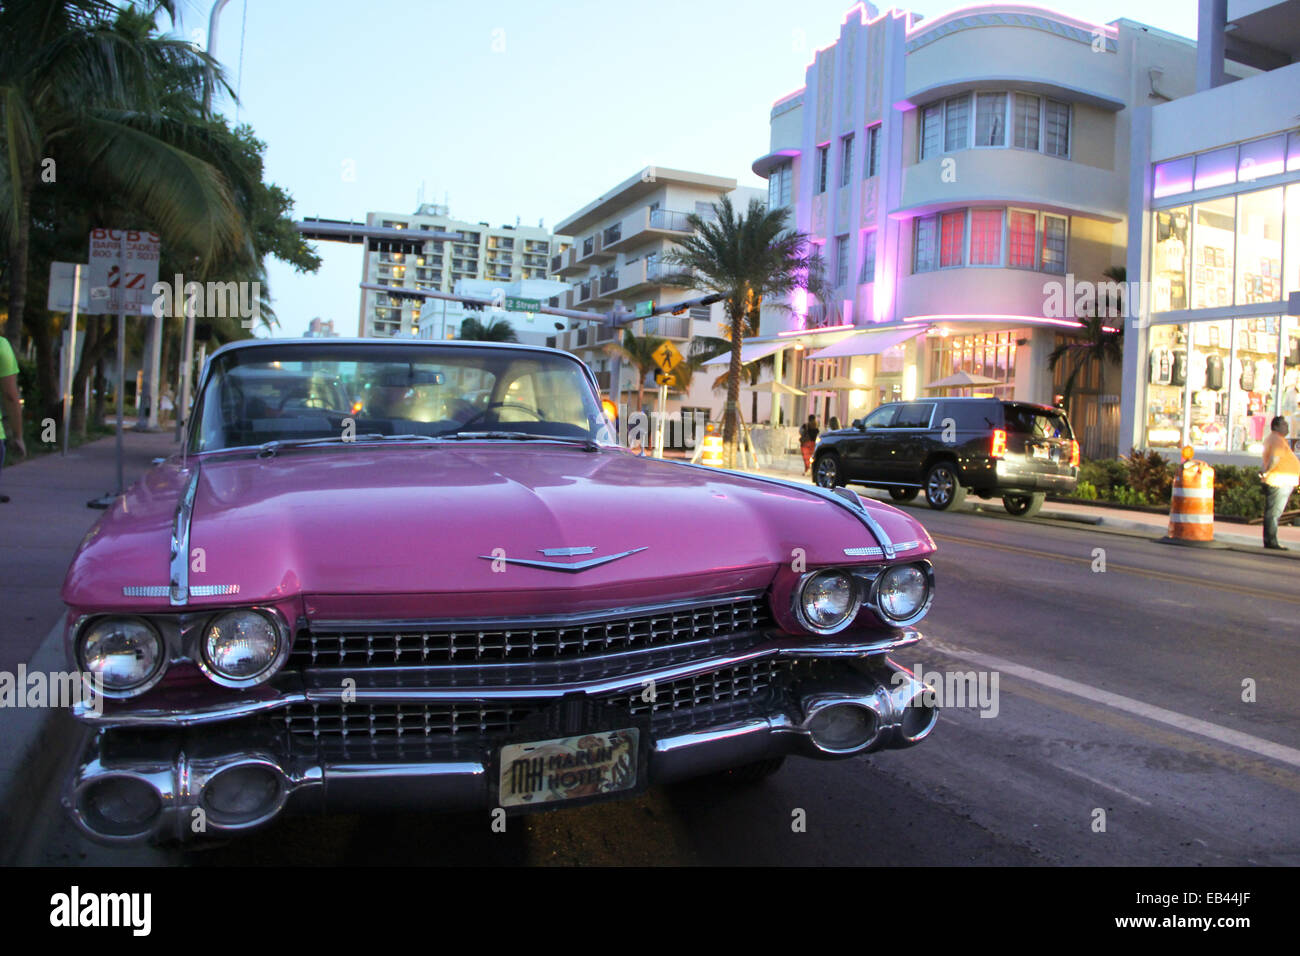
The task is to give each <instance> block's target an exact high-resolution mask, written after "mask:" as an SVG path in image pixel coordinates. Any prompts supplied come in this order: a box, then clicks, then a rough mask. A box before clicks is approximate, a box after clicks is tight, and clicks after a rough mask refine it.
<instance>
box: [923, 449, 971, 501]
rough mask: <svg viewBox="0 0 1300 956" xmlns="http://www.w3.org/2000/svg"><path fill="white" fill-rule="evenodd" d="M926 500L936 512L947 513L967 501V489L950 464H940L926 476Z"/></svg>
mask: <svg viewBox="0 0 1300 956" xmlns="http://www.w3.org/2000/svg"><path fill="white" fill-rule="evenodd" d="M925 499H926V501H927V502H928V503H929V505H930V507H931V508H933V509H934V510H935V511H947V510H948V509H949V508H954V507H956V506H957V505H959V504H961V503H962V502H963V501H964V500H966V489H965V488H963V487H962V486H961V482H960V481H958V480H957V469H956V468H954V467H953V465H952V464H951V463H950V462H946V461H941V462H939V464H937V465H935V466H934V467H933V468H931V469H930V472H929V474H927V475H926V476H925Z"/></svg>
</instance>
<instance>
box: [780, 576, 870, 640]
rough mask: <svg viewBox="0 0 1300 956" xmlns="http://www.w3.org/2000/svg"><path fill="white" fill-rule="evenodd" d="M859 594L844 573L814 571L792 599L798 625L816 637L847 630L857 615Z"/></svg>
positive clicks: (851, 580)
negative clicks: (816, 634) (816, 635)
mask: <svg viewBox="0 0 1300 956" xmlns="http://www.w3.org/2000/svg"><path fill="white" fill-rule="evenodd" d="M860 603H861V595H860V594H859V593H858V588H857V585H856V584H854V581H853V576H852V575H851V574H849V573H848V572H847V571H838V570H827V571H816V572H814V573H813V574H810V575H808V577H806V578H804V581H803V584H802V585H801V586H800V588H799V591H798V594H797V595H796V596H795V610H796V612H797V613H798V617H799V622H800V623H801V624H803V626H804V627H806V628H808V630H810V631H815V632H817V633H818V634H834V633H835V632H836V631H840V630H843V629H844V628H845V627H848V625H849V623H850V622H851V621H852V620H853V618H854V617H855V616H857V613H858V607H859V605H860Z"/></svg>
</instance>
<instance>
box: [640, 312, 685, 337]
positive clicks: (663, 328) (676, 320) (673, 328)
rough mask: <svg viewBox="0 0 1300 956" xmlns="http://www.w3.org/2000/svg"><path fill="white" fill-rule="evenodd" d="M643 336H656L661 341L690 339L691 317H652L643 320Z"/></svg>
mask: <svg viewBox="0 0 1300 956" xmlns="http://www.w3.org/2000/svg"><path fill="white" fill-rule="evenodd" d="M645 334H646V335H657V336H659V338H661V339H689V338H690V337H691V317H690V316H689V315H652V316H650V317H649V318H648V319H646V320H645Z"/></svg>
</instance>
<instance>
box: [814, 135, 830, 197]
mask: <svg viewBox="0 0 1300 956" xmlns="http://www.w3.org/2000/svg"><path fill="white" fill-rule="evenodd" d="M830 152H831V148H830V147H829V146H818V147H817V194H818V195H821V194H822V193H824V192H826V167H827V166H829V165H830Z"/></svg>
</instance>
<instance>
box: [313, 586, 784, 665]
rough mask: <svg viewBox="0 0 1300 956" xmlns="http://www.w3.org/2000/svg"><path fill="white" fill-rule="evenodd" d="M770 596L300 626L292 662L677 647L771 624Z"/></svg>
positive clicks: (392, 661)
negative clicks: (533, 616) (561, 613)
mask: <svg viewBox="0 0 1300 956" xmlns="http://www.w3.org/2000/svg"><path fill="white" fill-rule="evenodd" d="M771 622H772V617H771V612H770V611H769V609H768V606H767V599H766V598H765V597H764V596H762V595H746V596H744V597H729V598H722V599H717V600H713V601H708V602H701V603H698V604H692V605H685V606H680V605H679V606H676V607H668V608H662V609H654V610H646V611H643V612H636V611H633V612H621V613H613V614H605V615H591V616H578V617H575V618H570V619H567V620H556V619H547V620H544V621H543V620H531V621H530V620H520V621H512V622H501V621H483V622H466V624H465V625H464V626H452V625H448V624H446V623H445V622H444V623H441V624H439V625H436V626H430V627H421V626H419V625H418V624H412V625H408V624H399V623H394V622H390V623H387V624H380V625H370V626H368V627H367V626H364V625H344V624H318V625H314V626H311V627H309V628H307V629H304V630H300V631H299V632H298V635H297V637H296V638H295V640H294V647H293V651H292V653H291V654H290V657H289V663H288V666H289V667H297V668H323V667H340V668H345V667H405V666H413V667H418V666H421V665H429V666H436V665H445V664H475V663H485V662H496V661H501V662H510V661H546V660H566V659H573V658H581V657H597V656H601V655H608V654H622V653H628V652H636V651H645V650H651V649H654V648H663V647H672V646H674V645H680V644H686V643H690V642H692V641H701V640H709V639H711V638H716V637H723V636H726V635H729V634H736V633H739V632H743V631H750V630H755V629H758V628H762V627H765V626H768V625H770V624H771Z"/></svg>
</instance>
